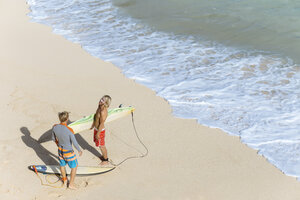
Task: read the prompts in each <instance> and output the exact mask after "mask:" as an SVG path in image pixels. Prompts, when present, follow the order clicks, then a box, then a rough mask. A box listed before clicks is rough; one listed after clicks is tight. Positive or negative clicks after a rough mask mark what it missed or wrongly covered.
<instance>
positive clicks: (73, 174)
mask: <svg viewBox="0 0 300 200" xmlns="http://www.w3.org/2000/svg"><path fill="white" fill-rule="evenodd" d="M76 171H77V167H75V168H72V169H71V178H70V183H69V188H70V189H73V190H76V189H77V188H76V187H75V185H74V180H75V176H76Z"/></svg>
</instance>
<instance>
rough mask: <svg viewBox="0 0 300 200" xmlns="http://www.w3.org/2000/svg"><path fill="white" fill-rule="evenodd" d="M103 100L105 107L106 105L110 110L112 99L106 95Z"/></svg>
mask: <svg viewBox="0 0 300 200" xmlns="http://www.w3.org/2000/svg"><path fill="white" fill-rule="evenodd" d="M101 99H103V100H104V105H105V107H107V108H108V107H109V106H110V103H111V97H110V96H109V95H104V96H103V97H102V98H101ZM101 99H100V100H101Z"/></svg>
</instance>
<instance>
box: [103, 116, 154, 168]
mask: <svg viewBox="0 0 300 200" xmlns="http://www.w3.org/2000/svg"><path fill="white" fill-rule="evenodd" d="M131 121H132V126H133V129H134V132H135V135H136V137H137V139H138V140H139V142H140V143H141V144H142V145H143V147H144V148H145V150H146V153H141V155H139V156H130V157H127V158H125V159H124V160H122V161H121V162H119V163H118V164H115V163H113V161H112V160H110V159H109V163H110V164H111V165H113V166H115V167H117V166H120V165H121V164H122V163H124V162H125V161H127V160H130V159H134V158H143V157H146V156H147V155H148V152H149V150H148V148H147V147H146V145H145V144H144V143H143V142H142V140H141V139H140V137H139V135H138V133H137V130H136V127H135V123H134V118H133V112H131Z"/></svg>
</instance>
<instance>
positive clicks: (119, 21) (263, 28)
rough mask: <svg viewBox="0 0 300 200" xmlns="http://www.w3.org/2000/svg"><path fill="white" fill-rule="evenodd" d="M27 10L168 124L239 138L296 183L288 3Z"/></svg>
mask: <svg viewBox="0 0 300 200" xmlns="http://www.w3.org/2000/svg"><path fill="white" fill-rule="evenodd" d="M28 4H29V5H30V8H31V12H30V13H29V16H30V17H31V18H32V20H33V21H35V22H39V23H43V24H46V25H48V26H51V27H52V28H53V32H54V33H56V34H60V35H63V36H64V37H66V38H67V39H69V40H70V41H72V42H75V43H79V44H80V45H82V48H83V49H85V50H86V51H87V52H89V53H90V54H91V55H93V56H96V57H98V58H101V59H104V60H107V61H110V62H112V63H113V64H115V65H116V66H118V67H119V68H120V69H122V72H123V73H124V74H125V75H126V76H127V77H129V78H131V79H134V80H135V81H136V82H138V83H141V84H143V85H146V86H147V87H149V88H151V89H153V90H154V91H156V93H157V95H159V96H161V97H163V98H165V99H166V100H167V101H168V102H169V103H170V105H171V106H172V109H173V113H174V115H175V116H178V117H182V118H193V119H197V120H198V122H199V123H201V124H204V125H207V126H210V127H218V128H221V129H223V130H225V131H226V132H227V133H229V134H232V135H236V136H239V137H240V138H241V141H242V142H243V143H245V144H247V145H248V146H250V147H251V148H254V149H257V150H258V153H259V154H261V155H263V156H265V157H266V158H267V159H268V161H269V162H271V163H272V164H274V165H275V166H276V167H278V168H279V169H280V170H282V171H283V172H284V173H286V174H287V175H291V176H296V177H300V156H299V153H298V152H300V134H299V133H300V132H299V130H300V101H299V99H300V65H299V63H300V62H299V61H298V57H297V54H298V52H299V50H298V48H299V47H298V45H297V44H298V42H299V38H298V30H299V27H300V26H298V25H297V24H299V19H300V18H299V19H298V12H297V11H298V10H299V7H298V5H299V3H298V2H296V1H287V0H285V1H283V0H278V1H266V0H261V1H254V0H253V1H250V0H249V1H237V0H235V1H233V0H231V1H216V0H211V1H202V0H198V1H196V0H185V1H179V0H161V1H157V0H152V1H146V0H131V1H124V0H123V1H120V0H113V1H111V0H101V1H99V0H69V1H62V0H28ZM85 67H86V66H85ZM170 134H171V133H170Z"/></svg>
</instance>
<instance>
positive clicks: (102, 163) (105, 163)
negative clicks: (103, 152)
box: [100, 161, 109, 166]
mask: <svg viewBox="0 0 300 200" xmlns="http://www.w3.org/2000/svg"><path fill="white" fill-rule="evenodd" d="M108 164H109V162H108V161H102V162H101V163H100V165H101V166H104V165H108Z"/></svg>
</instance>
